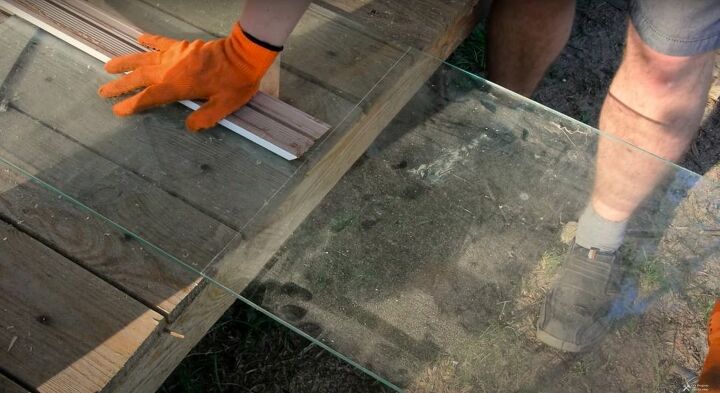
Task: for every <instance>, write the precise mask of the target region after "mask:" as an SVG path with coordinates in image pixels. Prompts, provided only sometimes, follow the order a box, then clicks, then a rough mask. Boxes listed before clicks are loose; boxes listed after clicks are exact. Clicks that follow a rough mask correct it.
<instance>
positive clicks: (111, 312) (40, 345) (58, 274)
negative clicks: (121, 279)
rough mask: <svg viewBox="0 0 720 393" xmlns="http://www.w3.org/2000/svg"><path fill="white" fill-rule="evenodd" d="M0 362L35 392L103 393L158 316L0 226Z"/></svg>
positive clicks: (157, 323)
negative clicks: (0, 311) (1, 316)
mask: <svg viewBox="0 0 720 393" xmlns="http://www.w3.org/2000/svg"><path fill="white" fill-rule="evenodd" d="M0 241H2V247H0V292H2V294H3V296H2V297H0V310H3V318H2V322H0V323H1V324H2V328H0V343H2V348H3V350H0V364H2V365H3V369H4V370H6V371H7V372H9V373H11V374H12V375H13V376H14V377H15V378H17V379H18V380H21V381H23V383H25V384H27V385H28V386H32V387H34V388H35V389H37V390H38V391H40V392H67V391H74V392H97V391H101V390H102V389H103V388H104V387H105V386H106V385H107V383H108V381H109V380H110V379H111V378H112V377H114V376H115V375H116V374H117V373H118V372H119V371H120V370H121V369H122V367H123V366H124V365H125V364H126V363H127V361H128V359H130V357H131V356H132V355H133V354H134V353H135V352H136V351H137V350H138V349H139V348H140V347H141V346H142V345H143V343H146V342H147V340H148V339H149V338H150V337H151V336H152V335H153V334H156V333H158V330H159V329H161V326H162V316H160V315H159V314H157V313H155V312H153V311H151V310H149V309H148V308H147V307H145V306H143V305H142V304H140V303H138V302H136V301H134V300H132V299H130V298H128V297H127V296H126V295H125V294H123V293H122V292H120V291H118V290H117V289H115V288H113V287H111V286H110V285H108V284H107V283H106V282H104V281H102V280H100V279H98V278H97V277H95V276H94V275H92V274H91V273H89V272H87V271H85V270H83V269H82V268H80V267H79V266H77V265H75V264H74V263H72V262H70V261H68V260H67V259H65V258H63V257H62V256H60V255H59V254H56V253H55V252H53V251H52V250H50V249H48V248H47V247H45V246H43V245H42V244H40V243H38V242H37V241H35V240H34V239H32V238H30V237H29V236H27V235H26V234H24V233H22V232H20V231H18V230H17V229H15V228H13V227H12V226H10V225H8V224H6V223H4V222H0Z"/></svg>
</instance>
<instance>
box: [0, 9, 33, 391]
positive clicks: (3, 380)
mask: <svg viewBox="0 0 720 393" xmlns="http://www.w3.org/2000/svg"><path fill="white" fill-rule="evenodd" d="M0 19H2V15H0ZM0 392H3V393H30V392H28V391H27V390H25V389H24V388H23V387H21V386H20V385H18V384H16V383H15V382H13V381H12V380H11V379H10V378H8V377H6V376H4V375H2V374H0Z"/></svg>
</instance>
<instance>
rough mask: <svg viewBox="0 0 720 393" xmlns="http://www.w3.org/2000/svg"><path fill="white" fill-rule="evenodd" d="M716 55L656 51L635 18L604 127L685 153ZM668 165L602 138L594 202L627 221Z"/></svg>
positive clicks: (673, 154) (636, 141)
mask: <svg viewBox="0 0 720 393" xmlns="http://www.w3.org/2000/svg"><path fill="white" fill-rule="evenodd" d="M713 61H714V55H713V53H706V54H701V55H697V56H689V57H680V56H667V55H664V54H662V53H659V52H656V51H655V50H653V49H652V48H650V47H648V46H647V45H645V43H644V42H643V41H642V40H641V39H640V37H639V36H638V33H637V31H636V30H635V28H634V27H633V26H632V24H630V26H629V28H628V36H627V45H626V49H625V55H624V57H623V60H622V63H621V64H620V68H619V69H618V72H617V74H616V75H615V78H614V79H613V82H612V84H611V85H610V91H609V93H608V95H607V97H606V99H605V102H604V103H603V107H602V112H601V113H600V129H601V130H603V131H605V132H608V133H610V134H613V135H615V136H617V137H619V138H621V139H623V140H625V141H627V142H629V143H630V144H633V145H635V146H638V147H640V148H641V149H644V150H647V151H649V152H651V153H653V154H655V155H657V156H660V157H662V158H665V159H667V160H670V161H677V160H679V159H680V158H682V156H683V155H684V154H685V152H686V150H687V149H688V146H689V145H690V143H691V142H692V140H693V138H694V136H695V134H696V132H697V130H698V128H699V126H700V122H701V118H702V114H703V109H704V105H705V100H706V99H707V94H708V90H709V88H710V83H711V80H712V67H713ZM666 168H667V165H666V164H664V163H662V162H660V161H659V160H657V159H652V158H650V157H648V156H647V155H645V154H639V153H638V152H637V151H634V150H631V149H629V148H627V147H625V146H623V145H622V144H620V143H618V142H616V141H612V140H608V139H606V138H602V139H601V140H600V142H599V146H598V154H597V163H596V175H595V186H594V189H593V194H592V198H591V201H592V206H593V208H594V209H595V211H596V212H597V213H598V215H600V216H601V217H603V218H605V219H607V220H610V221H624V220H626V219H628V218H629V217H630V215H632V213H633V211H634V210H635V209H636V208H637V206H638V205H639V204H640V203H641V202H642V201H643V200H644V199H645V197H647V196H648V195H649V194H650V193H651V192H652V190H653V189H654V188H655V186H656V185H657V184H658V183H659V182H660V181H661V180H662V178H663V176H664V175H665V173H666Z"/></svg>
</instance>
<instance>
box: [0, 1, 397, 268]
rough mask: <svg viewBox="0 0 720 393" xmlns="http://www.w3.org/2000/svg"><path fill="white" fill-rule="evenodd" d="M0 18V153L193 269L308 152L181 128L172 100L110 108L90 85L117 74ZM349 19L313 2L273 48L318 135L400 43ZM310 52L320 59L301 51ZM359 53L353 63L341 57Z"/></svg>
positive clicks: (389, 62)
mask: <svg viewBox="0 0 720 393" xmlns="http://www.w3.org/2000/svg"><path fill="white" fill-rule="evenodd" d="M96 3H98V4H99V5H101V6H103V7H106V8H108V9H109V10H111V11H112V12H115V13H119V14H120V15H122V16H123V17H125V18H126V19H128V20H130V21H131V22H132V23H134V24H136V25H139V26H141V27H144V26H151V28H152V30H149V31H152V32H155V33H162V34H166V35H169V36H173V37H178V38H188V39H189V38H196V37H198V36H202V37H209V35H208V33H206V32H204V31H201V30H199V29H198V28H195V27H193V26H191V25H188V24H187V22H184V21H183V20H181V19H178V18H175V17H174V16H172V15H170V14H167V13H165V12H164V11H162V10H160V9H158V8H156V7H153V6H150V5H147V4H145V3H143V2H140V1H131V2H124V1H123V2H113V1H98V2H96ZM222 16H223V20H233V18H236V17H237V15H235V16H232V15H231V14H229V13H228V12H224V13H223V14H222ZM0 26H2V29H3V31H2V38H1V39H0V45H2V46H1V47H0V53H2V63H0V67H1V69H0V72H2V74H0V80H2V88H1V89H0V91H1V93H2V109H3V110H2V112H1V113H0V123H1V124H2V125H3V126H2V127H3V130H2V131H3V135H2V137H3V140H2V143H1V144H0V148H1V149H2V152H1V153H0V155H1V156H2V157H3V158H4V159H5V160H7V162H8V163H9V164H11V165H14V166H17V167H18V168H20V169H21V170H23V171H25V172H27V173H28V174H30V175H32V176H35V177H37V178H38V179H41V180H42V181H45V182H47V183H48V184H51V185H53V186H54V187H56V188H57V189H59V190H62V192H63V193H65V194H66V195H67V196H68V197H71V198H73V199H76V200H77V201H78V202H80V203H83V204H85V205H87V206H89V207H91V208H93V209H95V210H96V211H97V212H98V213H99V214H102V215H104V216H105V217H107V218H108V219H110V220H112V221H113V222H115V223H117V224H118V225H120V226H121V227H123V228H125V229H126V230H128V231H130V232H133V233H135V234H136V235H137V236H139V237H142V238H143V239H145V240H146V241H148V242H149V243H152V244H154V245H155V246H157V247H158V248H159V249H162V250H163V251H165V252H167V253H169V254H171V255H173V256H174V257H176V258H178V259H180V260H182V261H183V262H184V263H186V264H188V265H190V266H192V267H193V268H194V269H197V270H204V269H205V268H206V267H207V266H208V264H210V262H211V261H212V260H213V258H214V257H215V256H216V255H217V254H218V253H219V252H221V251H222V250H223V249H224V247H225V246H226V244H227V243H228V242H230V240H232V239H234V238H235V237H236V236H238V234H239V233H240V231H241V230H242V229H243V228H245V227H246V226H247V225H248V224H249V222H250V221H251V219H252V218H253V217H256V216H257V215H258V213H259V211H260V210H261V209H262V208H263V207H265V206H266V205H267V204H268V203H269V202H270V201H271V200H272V198H273V197H274V196H275V195H277V194H278V193H279V192H280V191H281V190H282V189H283V187H285V186H286V185H287V184H288V183H289V182H290V181H291V179H292V178H293V176H294V175H295V174H296V172H297V171H298V168H300V167H301V166H302V165H303V163H304V162H305V160H307V159H309V158H312V154H307V155H306V157H303V158H301V159H298V160H294V161H286V160H284V159H282V158H280V157H278V156H275V155H274V154H272V153H270V152H268V151H266V150H265V149H263V148H261V147H259V146H257V145H255V144H253V143H251V142H249V141H247V140H246V139H244V138H243V137H241V136H239V135H237V134H234V133H233V132H231V131H229V130H227V129H225V128H223V127H219V126H218V127H214V128H212V129H210V130H207V131H205V132H202V133H190V132H187V130H186V129H185V126H184V119H185V117H186V116H187V115H188V114H189V113H190V111H189V110H188V109H186V108H183V107H182V106H180V105H168V106H165V107H163V108H159V109H156V110H153V111H148V112H145V113H142V114H140V115H137V116H132V117H129V118H118V117H116V116H114V115H113V114H112V112H111V104H112V103H114V102H117V100H113V101H112V102H108V101H106V100H103V99H101V98H99V97H98V95H97V88H98V86H99V85H101V84H102V83H104V82H107V81H109V80H111V79H113V78H114V77H115V76H113V75H109V74H107V73H106V72H105V71H104V70H103V68H102V64H101V63H100V62H99V61H97V60H95V59H93V58H92V57H90V56H89V55H86V54H84V53H82V52H81V51H79V50H77V49H74V48H72V47H71V46H70V45H68V44H66V43H64V42H62V41H61V40H59V39H57V38H55V37H53V36H51V35H49V34H47V33H45V32H42V31H37V30H36V29H35V28H34V27H33V26H31V25H29V24H27V23H26V22H24V21H22V20H20V19H18V18H16V17H11V18H8V19H6V20H4V21H3V22H2V24H0ZM356 28H357V26H355V25H352V24H348V23H347V21H345V20H344V19H342V18H339V17H337V16H336V15H334V14H328V13H323V12H319V11H317V9H316V8H312V9H310V10H309V11H308V12H307V13H306V14H305V15H304V17H303V19H302V21H301V22H300V23H299V25H298V29H296V31H295V32H294V34H293V35H292V36H291V37H290V39H289V41H288V43H287V45H286V48H285V50H284V51H283V54H282V56H281V65H282V73H281V81H280V85H281V86H282V89H281V96H280V98H281V99H282V100H283V101H285V102H287V103H289V104H291V105H293V106H295V107H296V108H298V109H301V110H303V111H304V112H306V113H308V114H310V115H311V116H313V117H315V118H317V119H319V120H321V121H323V122H325V123H327V124H329V125H330V126H331V129H330V131H329V132H328V133H327V134H326V137H327V135H331V134H332V133H333V132H335V131H336V130H337V129H338V128H339V127H340V125H341V124H345V123H348V122H350V121H352V120H353V119H355V118H356V117H357V116H362V115H363V114H364V112H365V110H366V109H367V108H366V107H364V106H363V105H362V104H363V98H364V97H366V96H367V95H368V92H370V91H371V90H373V89H374V88H377V87H378V86H379V85H380V81H381V80H382V79H383V78H384V77H385V76H386V75H387V73H388V70H390V69H392V68H393V66H395V65H397V63H398V60H399V59H400V58H402V57H403V55H404V52H403V51H401V50H399V49H398V48H396V47H394V46H391V45H388V44H385V43H384V42H382V41H380V40H377V39H375V38H372V36H370V35H366V34H365V33H364V32H363V31H361V30H355V29H356ZM148 29H150V27H148ZM329 30H331V31H334V32H335V34H330V33H328V31H329ZM355 37H361V39H356V38H355ZM308 56H309V58H311V59H315V61H316V62H317V63H311V62H308V61H300V60H302V59H303V58H305V57H308ZM358 58H363V59H365V61H364V66H363V67H362V68H360V67H359V66H358V65H357V64H355V67H350V66H348V65H347V64H346V63H349V62H352V63H357V62H356V59H358ZM328 59H331V60H330V61H328ZM350 116H356V117H355V118H350ZM322 142H323V139H321V140H320V141H318V142H316V144H321V143H322Z"/></svg>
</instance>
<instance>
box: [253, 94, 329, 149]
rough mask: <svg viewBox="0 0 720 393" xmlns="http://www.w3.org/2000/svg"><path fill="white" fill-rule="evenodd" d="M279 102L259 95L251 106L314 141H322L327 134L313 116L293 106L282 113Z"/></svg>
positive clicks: (273, 98)
mask: <svg viewBox="0 0 720 393" xmlns="http://www.w3.org/2000/svg"><path fill="white" fill-rule="evenodd" d="M277 101H280V100H278V99H277V98H275V97H271V96H269V95H258V96H257V97H255V98H254V99H253V101H252V102H251V103H250V104H249V106H250V107H251V108H253V109H255V110H256V111H258V112H260V113H263V114H265V115H267V116H269V117H272V118H274V119H278V121H281V122H283V123H284V124H287V125H288V126H290V127H291V128H294V129H296V130H298V131H300V132H302V133H303V134H304V135H306V136H308V137H309V138H310V139H312V140H317V139H320V138H321V137H322V136H323V135H324V134H325V131H324V129H323V128H320V127H318V126H317V120H315V119H314V118H313V117H312V116H310V115H308V114H307V113H305V112H303V111H301V110H299V109H297V108H295V107H292V106H291V107H288V108H285V110H284V111H283V112H280V111H279V109H280V107H279V106H278V104H277Z"/></svg>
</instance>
